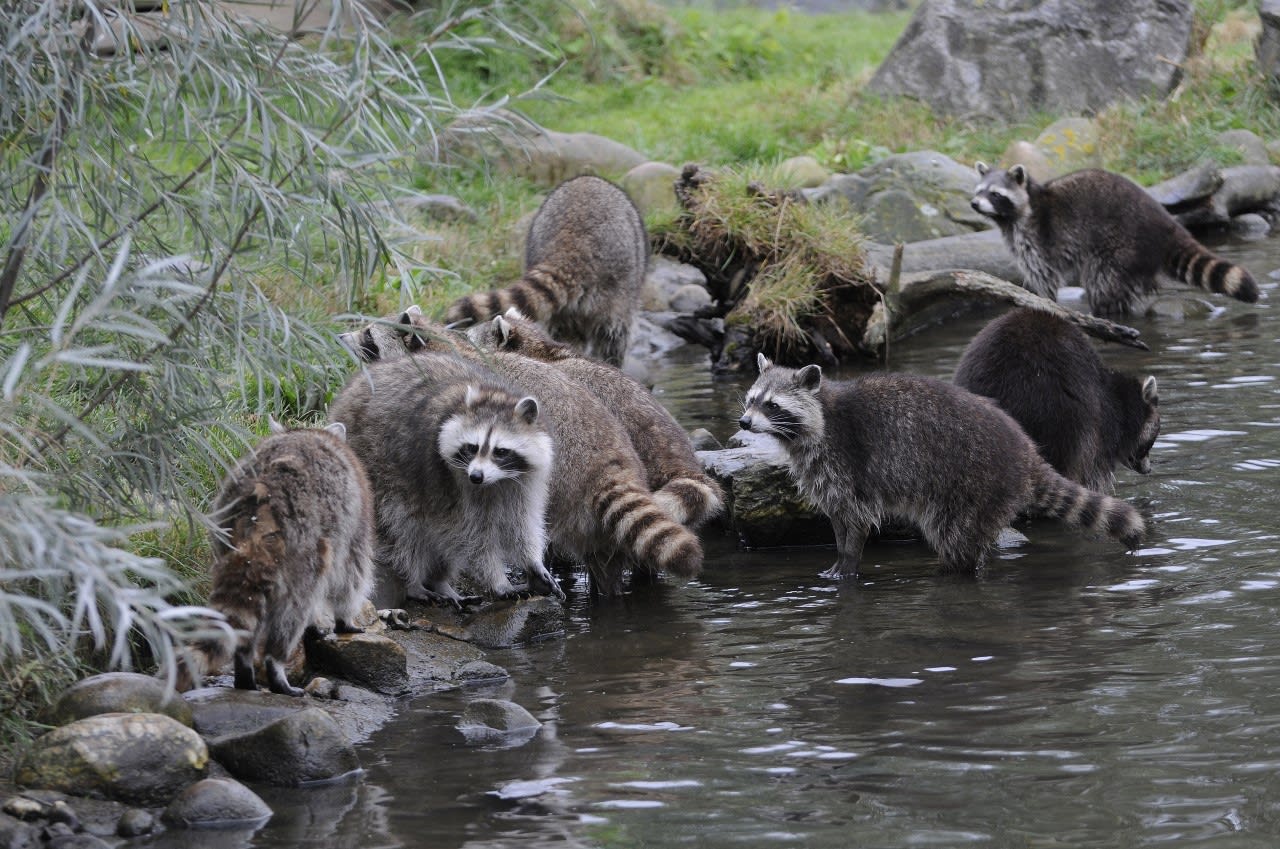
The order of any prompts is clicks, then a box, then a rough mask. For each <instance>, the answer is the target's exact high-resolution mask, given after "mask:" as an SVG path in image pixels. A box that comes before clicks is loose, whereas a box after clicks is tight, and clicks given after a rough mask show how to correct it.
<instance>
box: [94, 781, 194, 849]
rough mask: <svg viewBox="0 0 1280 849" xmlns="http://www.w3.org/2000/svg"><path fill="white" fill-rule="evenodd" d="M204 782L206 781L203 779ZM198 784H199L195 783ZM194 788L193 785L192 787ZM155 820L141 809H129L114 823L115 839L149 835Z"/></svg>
mask: <svg viewBox="0 0 1280 849" xmlns="http://www.w3.org/2000/svg"><path fill="white" fill-rule="evenodd" d="M205 780H206V781H207V780H208V779H205ZM196 783H197V784H199V783H200V782H196ZM192 786H194V785H192ZM155 827H156V818H155V817H154V816H152V814H151V812H150V811H144V810H143V809H142V808H129V809H128V810H127V811H125V812H124V813H122V814H121V815H120V821H119V822H117V823H116V836H117V837H124V838H129V837H141V836H142V835H144V834H150V833H151V832H152V831H154V830H155Z"/></svg>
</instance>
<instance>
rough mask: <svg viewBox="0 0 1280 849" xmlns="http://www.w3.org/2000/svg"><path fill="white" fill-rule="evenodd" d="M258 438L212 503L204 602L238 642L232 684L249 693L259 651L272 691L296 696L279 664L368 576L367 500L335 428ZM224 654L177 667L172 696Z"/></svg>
mask: <svg viewBox="0 0 1280 849" xmlns="http://www.w3.org/2000/svg"><path fill="white" fill-rule="evenodd" d="M272 430H273V431H277V432H276V433H275V435H273V436H270V437H268V438H267V439H265V440H263V441H262V443H260V444H259V445H258V447H257V448H255V449H254V450H253V452H252V453H250V454H249V455H248V456H246V457H244V458H243V459H242V460H240V462H239V463H237V464H236V466H235V468H234V469H232V471H231V473H230V474H229V475H227V478H226V480H225V481H224V482H223V484H222V488H221V489H220V490H219V492H218V495H217V497H216V498H215V499H214V502H213V508H212V518H213V519H214V521H215V522H217V523H218V527H219V532H218V533H215V534H214V535H213V538H212V543H213V558H214V559H213V569H212V584H213V586H212V590H211V592H210V594H209V605H210V606H211V607H213V608H215V609H217V610H220V611H222V613H223V614H225V615H226V617H227V621H228V622H229V623H230V624H231V626H232V627H233V628H236V629H237V630H238V631H240V632H242V633H243V634H245V635H246V636H247V639H246V638H241V640H240V642H239V643H238V644H237V646H236V647H235V649H234V658H235V683H236V686H237V687H239V688H242V689H256V687H257V681H256V680H255V675H254V657H255V656H256V655H257V654H258V653H259V652H261V653H262V655H263V663H264V665H265V667H266V671H267V685H268V686H269V687H270V688H271V690H272V692H275V693H283V694H286V695H292V696H301V695H302V690H300V689H299V688H297V687H293V686H291V685H290V684H289V682H288V681H287V680H286V678H285V673H284V668H283V666H282V664H283V662H284V661H286V660H287V659H288V657H289V655H290V654H291V653H292V652H293V650H294V648H295V647H296V646H297V645H298V642H299V640H301V639H302V634H303V631H304V630H305V629H306V628H307V627H308V626H310V625H314V624H315V623H316V621H317V620H318V619H319V618H320V616H321V614H323V613H324V612H325V610H326V609H328V610H331V611H332V612H333V614H334V618H335V625H336V628H337V629H338V630H339V631H358V630H359V629H358V628H354V627H352V625H351V624H350V623H351V621H352V620H353V619H354V618H355V616H356V614H357V613H358V612H359V610H360V607H361V605H362V604H363V603H364V600H365V597H366V596H368V594H369V585H370V581H371V579H372V574H373V573H372V565H371V563H372V560H371V557H372V551H373V499H372V497H371V496H370V493H369V483H368V480H367V478H366V476H365V471H364V468H363V466H362V465H361V463H360V461H359V460H358V459H357V458H356V455H355V454H354V453H353V452H352V451H351V450H350V449H349V448H348V447H347V445H346V444H345V443H344V441H343V438H342V434H343V428H342V425H341V424H336V423H335V424H334V425H330V427H329V428H326V429H324V430H295V431H288V432H280V431H283V429H282V428H280V427H279V426H278V425H276V424H275V422H274V421H273V422H272ZM227 653H228V647H227V646H225V645H218V644H205V645H201V646H199V647H197V652H196V655H197V656H196V657H194V658H192V660H191V661H190V662H189V664H188V665H186V666H184V668H183V670H182V672H181V675H180V680H179V689H187V688H189V687H190V686H192V685H193V684H195V683H196V681H197V680H198V679H199V678H200V677H201V675H202V674H203V671H204V669H207V668H210V667H216V666H219V665H221V664H222V663H224V662H225V661H226V655H227Z"/></svg>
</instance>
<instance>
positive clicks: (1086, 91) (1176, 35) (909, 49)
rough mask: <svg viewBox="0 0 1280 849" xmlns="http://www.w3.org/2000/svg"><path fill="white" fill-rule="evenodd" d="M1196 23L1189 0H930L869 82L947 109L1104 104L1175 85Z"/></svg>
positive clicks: (1009, 114)
mask: <svg viewBox="0 0 1280 849" xmlns="http://www.w3.org/2000/svg"><path fill="white" fill-rule="evenodd" d="M1191 25H1192V10H1191V4H1190V3H1189V2H1186V0H1128V2H1124V3H1117V2H1114V0H926V2H924V3H921V4H920V6H919V8H918V9H917V10H916V14H915V16H914V17H913V18H912V19H911V23H910V24H909V25H908V26H907V28H906V30H905V31H904V32H903V33H902V35H901V37H899V39H898V43H897V44H895V45H894V47H893V50H892V51H891V52H890V53H889V56H888V57H887V58H886V59H885V60H884V62H883V63H882V64H881V65H880V67H879V68H878V69H877V70H876V73H875V75H874V76H873V77H872V79H871V82H870V84H869V86H868V87H869V89H870V90H871V91H874V92H878V93H880V94H886V95H905V96H908V97H914V98H918V99H920V100H923V101H924V102H926V103H928V104H929V105H930V106H932V107H933V108H934V109H935V110H937V111H938V112H941V113H944V114H947V115H978V116H982V117H984V118H1008V119H1014V118H1018V117H1023V116H1026V115H1028V114H1030V113H1033V112H1036V111H1046V112H1058V113H1070V112H1080V111H1086V110H1088V111H1097V110H1100V109H1102V108H1103V107H1105V106H1107V105H1108V104H1110V103H1112V102H1113V101H1116V100H1118V99H1121V98H1124V97H1144V96H1148V95H1164V94H1167V93H1168V92H1169V91H1171V90H1172V89H1173V87H1174V86H1175V85H1176V84H1177V82H1178V79H1179V74H1180V72H1179V68H1180V66H1181V64H1182V62H1183V60H1184V59H1185V58H1186V56H1187V51H1188V48H1189V46H1190V42H1191Z"/></svg>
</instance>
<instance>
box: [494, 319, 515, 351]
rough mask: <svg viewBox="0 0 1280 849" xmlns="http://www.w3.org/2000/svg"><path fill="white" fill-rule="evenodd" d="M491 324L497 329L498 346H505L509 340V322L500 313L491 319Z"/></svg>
mask: <svg viewBox="0 0 1280 849" xmlns="http://www.w3.org/2000/svg"><path fill="white" fill-rule="evenodd" d="M493 326H494V328H495V329H496V330H497V331H498V347H499V348H505V347H507V343H509V342H510V341H511V322H509V321H507V319H506V316H501V315H500V316H498V317H497V318H495V319H494V320H493Z"/></svg>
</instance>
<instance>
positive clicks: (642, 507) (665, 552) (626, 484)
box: [593, 475, 702, 578]
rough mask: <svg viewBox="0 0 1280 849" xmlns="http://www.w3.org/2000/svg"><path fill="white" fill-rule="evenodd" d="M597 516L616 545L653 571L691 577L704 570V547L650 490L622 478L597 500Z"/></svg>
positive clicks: (638, 565)
mask: <svg viewBox="0 0 1280 849" xmlns="http://www.w3.org/2000/svg"><path fill="white" fill-rule="evenodd" d="M593 507H594V508H595V511H596V516H597V517H598V518H599V521H600V524H601V527H603V528H604V529H605V530H606V531H607V532H608V534H609V536H610V537H611V538H612V539H613V542H614V545H616V546H617V548H618V549H619V550H620V551H622V552H624V553H625V554H626V555H627V556H628V557H630V558H631V559H632V561H633V562H634V564H635V565H636V566H637V567H639V568H642V569H646V570H648V571H650V572H657V571H658V570H660V569H661V570H665V571H668V572H671V573H673V574H675V575H679V576H681V577H684V578H690V577H693V576H694V575H696V574H698V572H700V571H701V570H702V544H701V543H699V542H698V538H697V537H696V536H694V535H693V534H691V533H690V532H689V531H688V529H687V528H685V527H684V525H681V524H679V523H677V522H675V521H673V520H672V518H671V516H670V514H668V512H667V511H666V510H664V509H663V508H662V507H661V506H660V504H659V502H658V501H657V500H656V499H655V498H654V497H653V494H652V493H650V492H649V491H648V490H647V489H645V488H644V487H642V486H639V485H637V484H636V483H635V482H633V481H631V480H630V479H629V478H628V476H626V475H619V476H617V477H616V478H615V479H614V480H613V481H610V482H609V483H608V484H607V485H606V486H605V487H603V489H602V491H601V494H600V495H598V496H596V498H595V499H594V503H593Z"/></svg>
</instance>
